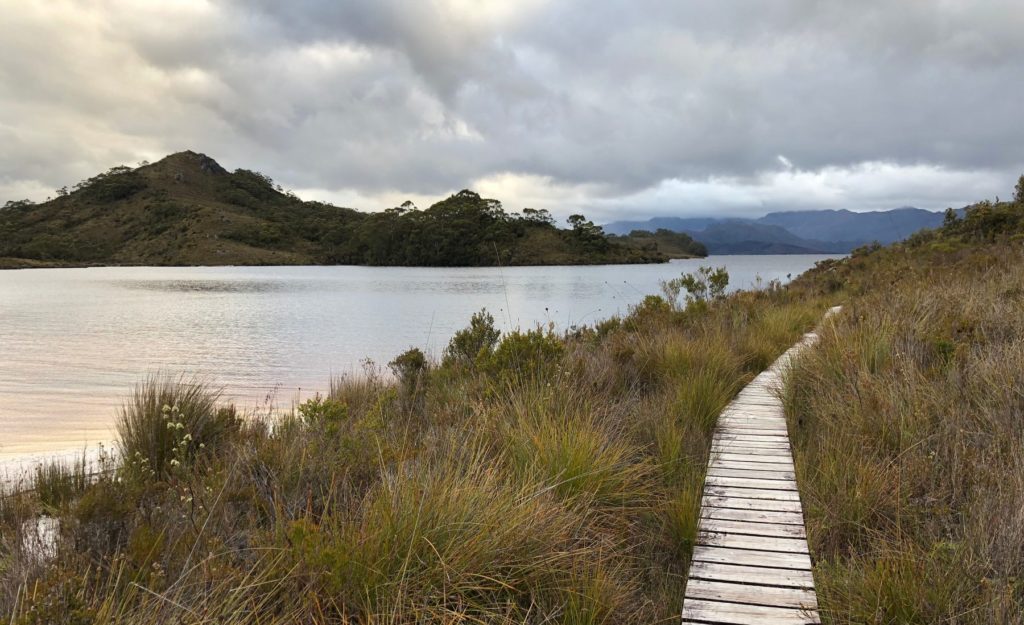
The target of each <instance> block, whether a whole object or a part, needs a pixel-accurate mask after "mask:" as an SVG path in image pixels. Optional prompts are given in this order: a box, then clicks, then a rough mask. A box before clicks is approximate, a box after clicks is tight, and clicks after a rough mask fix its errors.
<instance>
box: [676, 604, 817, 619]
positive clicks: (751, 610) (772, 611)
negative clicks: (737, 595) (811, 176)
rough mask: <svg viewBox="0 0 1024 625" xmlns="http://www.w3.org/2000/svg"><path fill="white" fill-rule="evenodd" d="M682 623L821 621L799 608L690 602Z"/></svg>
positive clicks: (684, 606)
mask: <svg viewBox="0 0 1024 625" xmlns="http://www.w3.org/2000/svg"><path fill="white" fill-rule="evenodd" d="M682 622H683V623H720V624H722V625H749V624H750V623H757V625H805V624H817V623H820V622H821V620H820V619H818V617H817V615H816V614H808V613H807V612H805V611H803V610H800V609H798V608H773V607H764V606H755V605H745V604H741V603H723V602H720V601H707V600H705V599H692V600H687V601H686V602H685V603H683V621H682Z"/></svg>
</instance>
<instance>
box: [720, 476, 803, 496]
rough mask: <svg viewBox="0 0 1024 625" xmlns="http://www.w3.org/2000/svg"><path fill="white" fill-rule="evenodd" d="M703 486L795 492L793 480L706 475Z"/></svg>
mask: <svg viewBox="0 0 1024 625" xmlns="http://www.w3.org/2000/svg"><path fill="white" fill-rule="evenodd" d="M704 484H705V485H706V486H733V487H736V488H756V489H757V490H767V491H776V490H779V491H792V492H796V482H795V481H794V480H765V479H752V478H748V477H722V476H720V475H708V476H707V477H706V478H705V480H704Z"/></svg>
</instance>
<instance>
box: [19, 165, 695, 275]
mask: <svg viewBox="0 0 1024 625" xmlns="http://www.w3.org/2000/svg"><path fill="white" fill-rule="evenodd" d="M568 225H569V227H568V228H559V227H558V226H557V225H556V223H555V220H554V218H553V217H552V215H551V214H550V213H549V212H548V211H546V210H537V209H532V208H525V209H523V210H522V212H519V213H516V212H509V211H506V210H505V209H504V208H503V207H502V204H501V202H499V201H498V200H494V199H488V198H483V197H481V196H480V195H479V194H477V193H475V192H473V191H469V190H463V191H460V192H458V193H456V194H454V195H452V196H451V197H448V198H447V199H445V200H442V201H440V202H438V203H436V204H434V205H432V206H430V207H429V208H426V209H424V210H420V209H418V208H417V207H416V206H414V205H413V204H412V203H411V202H406V203H404V204H403V205H401V206H399V207H395V208H391V209H388V210H385V211H383V212H376V213H367V212H361V211H357V210H353V209H350V208H342V207H337V206H333V205H330V204H326V203H322V202H303V201H302V200H301V199H299V198H298V197H297V196H295V194H293V193H291V192H289V191H287V190H285V189H283V188H282V187H281V186H280V185H277V184H275V183H274V181H273V180H272V179H271V178H270V177H269V176H266V175H264V174H261V173H258V172H254V171H249V170H245V169H238V170H235V171H234V172H228V171H227V170H225V169H223V168H222V167H221V166H220V165H218V164H217V163H216V161H214V160H213V159H211V158H209V157H207V156H205V155H202V154H196V153H194V152H182V153H179V154H174V155H171V156H169V157H167V158H165V159H163V160H161V161H159V162H157V163H153V164H143V165H140V166H139V167H138V168H129V167H115V168H113V169H111V170H109V171H107V172H105V173H102V174H100V175H98V176H95V177H93V178H89V179H87V180H84V181H82V182H81V183H79V184H77V185H75V186H74V187H73V188H72V189H71V190H68V189H67V188H62V189H59V190H58V191H57V197H56V198H54V199H50V200H47V201H46V202H43V203H40V204H33V203H32V202H29V201H27V200H23V201H17V202H8V203H7V204H6V205H5V206H4V207H3V209H0V266H3V265H4V264H6V265H8V266H19V261H32V262H34V263H46V264H50V265H62V264H63V265H71V264H110V265H121V264H124V265H144V264H148V265H203V264H205V265H209V264H237V265H247V264H353V265H379V266H490V265H499V264H501V265H544V264H605V263H649V262H663V261H665V260H667V259H668V258H669V257H675V256H678V255H679V254H680V253H683V254H684V255H703V251H702V249H701V248H698V247H695V246H693V241H692V240H690V239H689V237H686V235H675V234H674V233H668V232H667V231H666V232H664V233H662V232H659V233H654V234H650V233H648V234H650V236H648V235H647V234H640V235H637V233H634V235H636V236H634V235H630V236H629V237H609V236H607V235H606V234H605V233H604V231H603V230H602V229H601V227H600V226H597V225H595V224H594V223H593V222H592V221H591V220H588V219H587V218H586V217H584V216H583V215H579V214H576V215H571V216H570V217H569V219H568ZM683 238H685V239H686V240H682V239H683ZM670 239H671V241H670ZM663 243H664V244H665V245H667V247H668V248H671V249H670V250H669V249H665V250H663V249H661V248H662V247H663ZM683 248H685V249H683ZM680 250H683V251H682V252H680ZM21 264H22V265H23V264H24V263H23V262H22V263H21Z"/></svg>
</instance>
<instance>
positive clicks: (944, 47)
mask: <svg viewBox="0 0 1024 625" xmlns="http://www.w3.org/2000/svg"><path fill="white" fill-rule="evenodd" d="M0 15H2V18H0V146H2V149H0V202H2V201H4V200H8V199H19V198H23V197H28V198H31V199H33V200H42V199H45V198H46V196H48V195H52V194H53V189H55V188H57V187H60V186H62V185H65V184H70V183H74V182H77V181H78V180H80V179H82V178H85V177H88V176H90V175H93V174H95V173H97V172H99V171H101V170H105V169H107V168H109V167H111V166H112V165H116V164H121V163H126V164H134V163H137V162H138V161H141V160H143V159H148V160H155V159H158V158H160V157H161V156H163V155H166V154H168V153H171V152H176V151H180V150H185V149H191V150H195V151H199V152H204V153H206V154H208V155H210V156H212V157H213V158H215V159H217V160H218V161H219V162H220V163H221V164H222V165H224V166H225V167H227V168H229V169H234V168H238V167H244V168H247V169H256V170H259V171H262V172H264V173H267V174H269V175H270V176H272V177H273V178H274V179H275V180H276V181H278V182H280V183H281V184H283V185H284V186H285V187H288V188H290V189H293V190H295V191H296V192H297V193H298V194H299V195H300V196H301V197H303V198H305V199H322V200H327V201H332V202H335V203H337V204H341V205H346V206H353V207H357V208H362V209H367V210H378V209H382V208H387V207H389V206H394V205H397V204H399V203H400V202H401V201H403V200H405V199H412V200H413V201H415V202H416V203H417V204H419V205H420V206H421V207H422V206H425V205H429V204H430V203H431V202H432V201H435V200H437V199H440V198H442V197H444V196H446V195H447V194H449V193H451V192H453V191H457V190H459V189H462V188H472V189H475V190H477V191H479V192H480V193H482V194H485V195H487V196H490V197H495V198H497V199H500V200H502V201H503V202H504V203H505V206H506V208H508V209H512V210H518V209H520V208H522V207H524V206H532V207H535V208H547V209H550V210H552V211H553V212H555V213H556V214H557V215H559V216H562V217H564V216H565V215H567V214H568V213H569V212H570V211H576V210H583V211H584V212H586V213H587V215H588V216H591V217H593V218H595V219H597V220H598V221H607V220H611V219H616V218H646V217H650V216H654V215H751V216H756V215H761V214H763V213H765V212H768V211H770V210H780V209H781V210H785V209H812V208H849V209H852V210H871V209H885V208H893V207H896V206H903V205H914V206H920V207H922V208H929V209H941V208H945V207H946V206H951V205H952V206H960V205H963V204H966V203H969V202H971V201H974V200H977V199H982V198H986V197H988V198H994V196H996V195H1001V196H1003V197H1007V196H1009V195H1011V193H1012V189H1013V185H1014V182H1015V181H1016V178H1017V176H1019V175H1020V173H1021V171H1022V170H1024V105H1022V102H1024V3H1022V2H1021V1H1020V0H992V1H986V0H976V1H974V2H969V1H956V0H857V1H855V2H854V1H849V0H834V1H824V0H823V1H817V2H815V1H812V0H761V1H758V0H736V1H728V2H727V1H721V0H705V1H701V2H695V1H694V2H691V1H686V0H622V1H616V0H565V1H545V0H433V1H431V0H422V1H421V0H416V1H414V0H350V1H345V0H290V1H288V2H282V1H280V0H235V1H231V0H224V1H219V2H218V1H205V0H173V1H166V2H164V1H161V2H157V1H156V0H152V1H149V2H142V1H129V0H68V1H51V0H0Z"/></svg>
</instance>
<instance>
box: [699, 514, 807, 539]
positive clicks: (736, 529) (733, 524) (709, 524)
mask: <svg viewBox="0 0 1024 625" xmlns="http://www.w3.org/2000/svg"><path fill="white" fill-rule="evenodd" d="M699 529H700V530H702V531H705V532H722V533H724V532H732V533H735V534H750V535H753V536H775V537H777V538H804V539H806V538H807V535H806V534H805V533H804V526H803V525H793V524H784V523H751V522H748V521H727V520H723V519H709V518H707V517H702V518H701V520H700V527H699Z"/></svg>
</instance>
